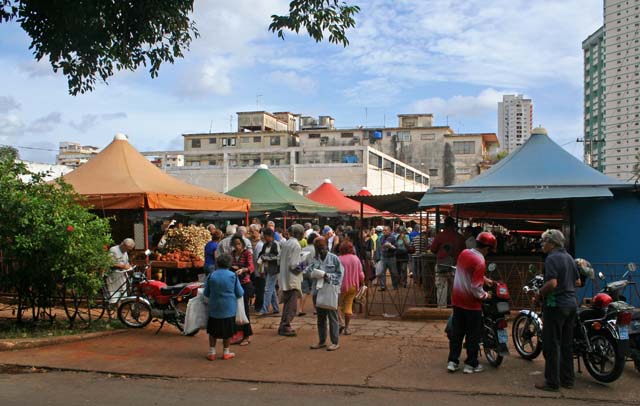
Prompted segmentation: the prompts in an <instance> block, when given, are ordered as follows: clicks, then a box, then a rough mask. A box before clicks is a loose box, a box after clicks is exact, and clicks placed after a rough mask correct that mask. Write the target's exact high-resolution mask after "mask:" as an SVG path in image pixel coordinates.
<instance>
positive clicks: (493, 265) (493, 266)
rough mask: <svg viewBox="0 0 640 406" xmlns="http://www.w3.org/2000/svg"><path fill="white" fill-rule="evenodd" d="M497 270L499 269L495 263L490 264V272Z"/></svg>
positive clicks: (488, 268)
mask: <svg viewBox="0 0 640 406" xmlns="http://www.w3.org/2000/svg"><path fill="white" fill-rule="evenodd" d="M496 268H497V266H496V264H494V263H490V264H489V266H488V267H487V270H488V271H489V272H493V271H495V270H496Z"/></svg>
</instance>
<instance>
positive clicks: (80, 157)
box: [56, 141, 100, 168]
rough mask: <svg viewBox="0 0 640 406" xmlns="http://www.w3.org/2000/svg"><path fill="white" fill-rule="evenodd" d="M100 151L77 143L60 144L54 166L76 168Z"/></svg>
mask: <svg viewBox="0 0 640 406" xmlns="http://www.w3.org/2000/svg"><path fill="white" fill-rule="evenodd" d="M98 152H100V149H98V148H97V147H92V146H90V145H80V144H79V143H77V142H67V141H64V142H61V143H60V146H59V148H58V155H57V156H56V164H58V165H65V166H69V167H72V168H77V167H78V166H80V165H82V164H83V163H85V162H87V161H88V160H89V159H91V158H92V157H93V156H95V155H97V154H98Z"/></svg>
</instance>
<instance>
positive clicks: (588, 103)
mask: <svg viewBox="0 0 640 406" xmlns="http://www.w3.org/2000/svg"><path fill="white" fill-rule="evenodd" d="M582 50H583V51H584V162H585V163H587V164H588V165H591V166H592V167H594V168H596V169H597V170H599V171H600V172H604V167H605V165H604V129H605V126H604V114H605V106H604V103H605V98H604V90H605V74H604V55H605V52H604V27H600V28H599V29H598V30H597V31H596V32H594V33H593V34H591V35H589V37H588V38H587V39H585V40H584V41H582Z"/></svg>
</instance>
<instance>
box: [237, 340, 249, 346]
mask: <svg viewBox="0 0 640 406" xmlns="http://www.w3.org/2000/svg"><path fill="white" fill-rule="evenodd" d="M249 344H251V341H249V340H242V341H241V342H240V344H239V345H240V347H244V346H247V345H249Z"/></svg>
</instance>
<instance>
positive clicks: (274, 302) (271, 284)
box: [260, 274, 280, 313]
mask: <svg viewBox="0 0 640 406" xmlns="http://www.w3.org/2000/svg"><path fill="white" fill-rule="evenodd" d="M277 281H278V274H275V275H269V274H267V281H266V282H265V287H264V300H263V302H262V309H261V310H260V313H269V305H271V307H272V309H273V311H274V312H279V311H280V309H279V308H278V295H277V294H276V282H277Z"/></svg>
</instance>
